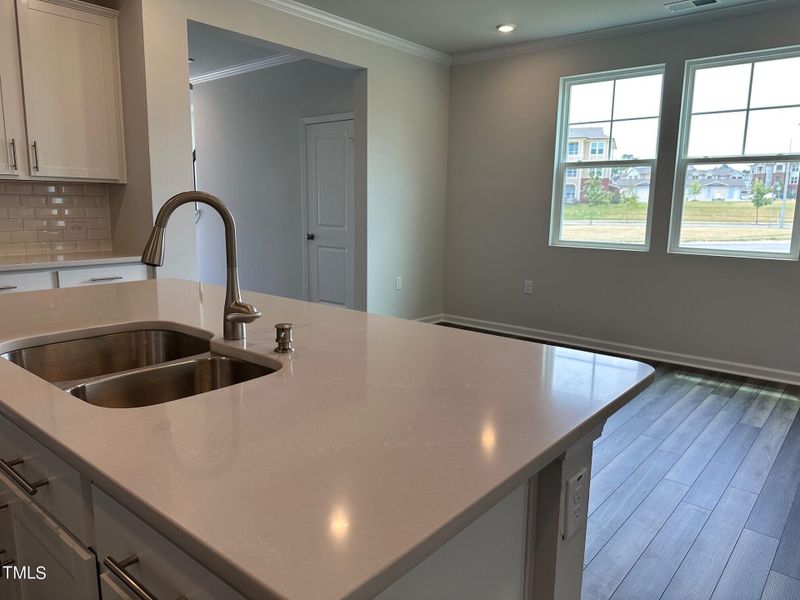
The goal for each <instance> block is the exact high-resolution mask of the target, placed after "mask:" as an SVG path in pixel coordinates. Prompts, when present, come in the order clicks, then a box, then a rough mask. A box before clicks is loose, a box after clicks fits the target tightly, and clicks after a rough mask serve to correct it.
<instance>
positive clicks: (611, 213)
mask: <svg viewBox="0 0 800 600" xmlns="http://www.w3.org/2000/svg"><path fill="white" fill-rule="evenodd" d="M781 204H782V203H781V202H780V201H777V202H775V203H774V204H772V205H771V206H765V207H763V208H761V209H760V210H759V211H758V222H759V223H777V222H778V215H779V214H780V210H781ZM794 207H795V201H794V200H787V202H786V215H785V218H784V220H785V222H786V223H791V222H792V219H793V218H794ZM590 217H591V218H592V219H593V220H596V221H626V220H630V221H637V220H639V221H642V220H644V219H645V218H646V217H647V204H645V203H644V202H638V203H637V204H636V206H634V207H631V208H628V207H626V206H623V205H622V204H607V205H605V206H598V207H591V206H587V205H586V204H566V205H564V211H563V218H564V220H566V221H588V220H589V219H590ZM683 218H684V221H693V222H700V223H753V224H755V222H756V209H755V207H754V206H753V205H752V204H751V203H750V202H742V201H739V202H723V201H712V202H704V201H691V200H690V201H687V202H686V204H685V209H684V215H683ZM737 239H750V238H737ZM769 239H773V238H769Z"/></svg>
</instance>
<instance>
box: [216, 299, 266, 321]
mask: <svg viewBox="0 0 800 600" xmlns="http://www.w3.org/2000/svg"><path fill="white" fill-rule="evenodd" d="M260 316H261V311H260V310H258V309H257V308H256V307H255V306H253V305H252V304H248V303H247V302H241V301H239V300H234V301H233V302H231V303H230V304H229V305H228V307H227V308H226V309H225V320H226V321H229V322H231V323H252V322H253V321H255V320H256V319H258V318H259V317H260Z"/></svg>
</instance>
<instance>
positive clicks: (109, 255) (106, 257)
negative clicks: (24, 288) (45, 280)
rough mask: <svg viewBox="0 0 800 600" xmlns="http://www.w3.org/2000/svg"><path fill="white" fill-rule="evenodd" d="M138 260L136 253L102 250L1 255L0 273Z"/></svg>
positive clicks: (136, 261)
mask: <svg viewBox="0 0 800 600" xmlns="http://www.w3.org/2000/svg"><path fill="white" fill-rule="evenodd" d="M139 262H141V256H138V255H137V256H131V255H129V254H118V253H115V252H102V251H97V252H71V253H66V254H37V255H31V256H2V257H0V273H8V272H13V271H34V270H38V269H64V268H69V267H90V266H93V265H113V264H121V263H122V264H124V263H139Z"/></svg>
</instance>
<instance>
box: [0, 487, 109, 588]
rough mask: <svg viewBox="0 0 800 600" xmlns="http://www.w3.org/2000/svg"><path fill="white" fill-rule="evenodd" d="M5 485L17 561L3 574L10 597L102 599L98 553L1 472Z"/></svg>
mask: <svg viewBox="0 0 800 600" xmlns="http://www.w3.org/2000/svg"><path fill="white" fill-rule="evenodd" d="M0 490H2V493H3V495H4V496H5V497H7V498H8V499H9V500H8V502H7V505H6V507H5V508H4V509H3V511H4V513H5V514H4V518H5V519H6V527H9V526H10V536H9V537H10V538H11V539H10V549H9V551H8V554H9V555H10V558H9V560H11V561H13V562H12V563H11V564H10V565H9V566H11V567H12V568H11V569H9V568H4V569H3V577H2V579H3V585H4V586H5V587H6V588H8V591H9V595H10V597H12V598H13V597H15V594H16V595H17V596H16V597H20V598H25V599H26V600H51V599H53V598H59V599H60V600H97V599H98V598H99V597H100V594H99V589H98V584H97V561H96V559H95V556H94V554H93V553H92V552H91V551H90V550H88V549H87V548H85V547H84V546H83V545H82V544H81V543H80V542H79V541H78V540H77V539H76V538H75V537H73V536H72V534H71V533H69V532H68V531H67V530H66V529H64V527H63V526H62V525H61V524H60V523H58V522H57V521H56V520H55V519H54V518H53V517H51V516H50V515H49V514H48V513H46V512H45V511H44V510H42V509H41V508H39V507H38V506H36V504H34V503H33V501H31V500H30V499H29V498H27V497H26V496H24V495H23V494H22V493H21V492H18V491H17V490H16V486H15V484H14V483H12V482H11V481H10V480H8V479H7V478H6V477H5V476H2V475H0ZM7 543H8V542H7ZM4 562H5V561H4ZM5 597H6V596H5V595H3V598H5Z"/></svg>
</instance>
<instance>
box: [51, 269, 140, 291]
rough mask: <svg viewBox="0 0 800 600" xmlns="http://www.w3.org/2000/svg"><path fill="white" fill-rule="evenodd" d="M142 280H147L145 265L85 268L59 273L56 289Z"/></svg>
mask: <svg viewBox="0 0 800 600" xmlns="http://www.w3.org/2000/svg"><path fill="white" fill-rule="evenodd" d="M143 279H147V267H146V266H145V265H116V266H103V267H86V268H85V269H69V270H64V271H59V272H58V287H62V288H67V287H76V286H79V285H102V284H104V283H122V282H123V281H141V280H143Z"/></svg>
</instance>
